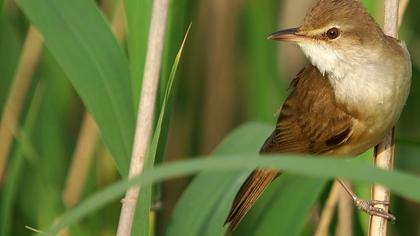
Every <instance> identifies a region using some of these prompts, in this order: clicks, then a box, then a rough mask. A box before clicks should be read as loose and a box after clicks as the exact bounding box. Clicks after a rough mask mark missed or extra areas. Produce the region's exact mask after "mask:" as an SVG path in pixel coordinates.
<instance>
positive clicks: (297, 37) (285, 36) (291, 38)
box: [268, 28, 305, 42]
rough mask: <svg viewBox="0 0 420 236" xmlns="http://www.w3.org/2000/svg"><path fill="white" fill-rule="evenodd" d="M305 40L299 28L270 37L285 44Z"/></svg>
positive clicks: (281, 31)
mask: <svg viewBox="0 0 420 236" xmlns="http://www.w3.org/2000/svg"><path fill="white" fill-rule="evenodd" d="M304 38H305V37H304V35H303V34H300V33H299V28H291V29H285V30H279V31H276V32H274V33H272V34H270V35H269V36H268V39H271V40H278V41H285V42H299V41H302V40H303V39H304Z"/></svg>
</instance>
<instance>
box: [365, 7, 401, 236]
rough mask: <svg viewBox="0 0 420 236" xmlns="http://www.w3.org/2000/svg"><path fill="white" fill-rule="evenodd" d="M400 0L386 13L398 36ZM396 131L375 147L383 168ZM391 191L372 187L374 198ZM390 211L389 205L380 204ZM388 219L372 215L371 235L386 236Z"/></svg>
mask: <svg viewBox="0 0 420 236" xmlns="http://www.w3.org/2000/svg"><path fill="white" fill-rule="evenodd" d="M399 3H400V1H399V0H385V12H384V13H385V14H384V33H385V34H387V35H389V36H392V37H394V38H398V19H399V18H400V19H402V15H399V10H398V9H399ZM394 131H395V128H393V129H392V130H391V131H390V132H389V133H388V134H387V135H386V137H385V138H384V140H383V141H382V142H381V143H380V144H378V145H377V146H376V147H375V165H376V166H377V167H379V168H383V169H388V170H389V169H392V168H393V165H394V147H395V143H394ZM390 198H391V193H390V191H389V190H388V189H386V188H385V187H383V186H381V185H374V186H373V187H372V200H376V201H387V202H390ZM377 207H380V208H382V209H384V210H385V211H386V212H387V211H388V208H389V206H385V205H378V206H377ZM387 224H388V221H387V220H386V219H385V218H383V217H378V216H371V217H370V222H369V235H370V236H386V234H387V229H388V227H387Z"/></svg>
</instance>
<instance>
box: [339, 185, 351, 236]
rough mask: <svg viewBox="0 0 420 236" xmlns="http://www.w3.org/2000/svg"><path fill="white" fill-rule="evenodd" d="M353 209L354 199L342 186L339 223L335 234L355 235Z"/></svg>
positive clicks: (343, 235)
mask: <svg viewBox="0 0 420 236" xmlns="http://www.w3.org/2000/svg"><path fill="white" fill-rule="evenodd" d="M346 184H347V186H349V185H350V186H351V184H350V183H349V182H346ZM353 209H354V204H353V200H352V199H351V198H349V196H348V193H347V190H346V189H343V188H340V191H339V193H338V223H337V228H336V232H335V235H339V236H351V235H353Z"/></svg>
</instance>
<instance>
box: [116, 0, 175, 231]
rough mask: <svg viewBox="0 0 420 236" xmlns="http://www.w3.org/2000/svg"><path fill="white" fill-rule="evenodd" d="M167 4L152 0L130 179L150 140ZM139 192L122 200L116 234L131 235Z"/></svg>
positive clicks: (141, 162)
mask: <svg viewBox="0 0 420 236" xmlns="http://www.w3.org/2000/svg"><path fill="white" fill-rule="evenodd" d="M168 4H169V0H155V1H154V2H153V9H152V19H151V24H150V31H149V39H148V45H147V56H146V63H145V68H144V77H143V84H142V89H141V95H140V96H141V97H140V103H139V110H138V114H137V125H136V132H135V137H134V144H133V150H132V155H131V163H130V172H129V178H132V177H134V176H136V175H138V174H140V173H141V172H142V171H143V167H144V163H145V157H146V152H147V147H148V145H149V143H150V137H151V132H152V127H153V116H154V109H155V103H156V95H157V93H156V92H157V87H158V82H159V71H160V68H161V59H162V51H163V45H164V36H165V31H166V19H167V15H168V14H167V13H168ZM139 192H140V186H137V187H134V188H130V189H129V190H128V191H127V192H126V195H125V197H124V199H123V200H122V208H121V215H120V221H119V224H118V231H117V235H118V236H128V235H130V234H131V228H132V223H133V219H134V213H135V210H136V206H137V199H138V196H139Z"/></svg>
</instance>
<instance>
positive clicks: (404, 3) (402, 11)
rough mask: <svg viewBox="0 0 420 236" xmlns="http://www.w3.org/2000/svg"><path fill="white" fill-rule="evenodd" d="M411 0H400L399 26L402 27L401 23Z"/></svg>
mask: <svg viewBox="0 0 420 236" xmlns="http://www.w3.org/2000/svg"><path fill="white" fill-rule="evenodd" d="M408 2H409V0H400V7H399V10H398V28H400V27H401V24H402V22H403V19H404V14H405V11H406V10H407V7H408Z"/></svg>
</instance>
